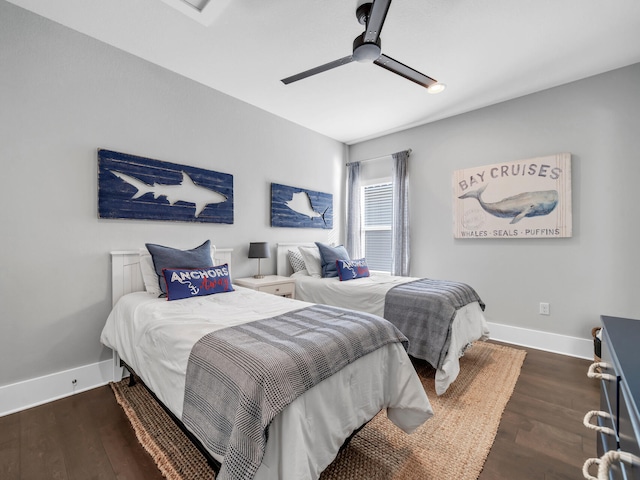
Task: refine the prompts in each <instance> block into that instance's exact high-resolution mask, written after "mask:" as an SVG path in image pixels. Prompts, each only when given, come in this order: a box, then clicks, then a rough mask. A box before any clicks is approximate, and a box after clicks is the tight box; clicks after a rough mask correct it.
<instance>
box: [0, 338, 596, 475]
mask: <svg viewBox="0 0 640 480" xmlns="http://www.w3.org/2000/svg"><path fill="white" fill-rule="evenodd" d="M515 348H519V347H515ZM525 350H527V352H528V353H527V358H526V359H525V362H524V366H523V368H522V373H521V375H520V377H519V379H518V383H517V384H516V388H515V391H514V393H513V396H512V397H511V400H510V401H509V403H508V405H507V408H506V410H505V412H504V415H503V416H502V421H501V423H500V428H499V430H498V433H497V435H496V439H495V443H494V444H493V447H492V449H491V452H490V453H489V457H488V458H487V461H486V463H485V467H484V470H483V471H482V474H481V475H480V477H479V479H480V480H497V479H509V480H527V479H532V480H533V479H535V480H559V479H571V480H575V479H580V478H582V474H581V468H582V464H583V463H584V460H585V459H586V458H588V457H592V456H595V454H596V442H595V433H594V432H592V431H590V430H588V429H587V428H585V427H584V426H583V425H582V418H583V417H584V414H585V413H586V412H587V411H589V410H594V409H596V408H597V407H598V405H599V385H598V383H597V382H596V381H595V380H589V379H588V378H587V376H586V371H587V368H588V366H589V363H590V362H589V361H587V360H580V359H576V358H571V357H565V356H562V355H556V354H552V353H548V352H542V351H540V350H533V349H525ZM161 478H163V477H162V475H161V474H160V472H159V471H158V469H157V468H156V466H155V465H154V463H153V461H152V460H151V458H150V457H149V456H148V455H147V454H146V452H145V451H144V450H143V449H142V447H141V446H140V445H139V444H138V441H137V440H136V438H135V434H134V433H133V430H132V429H131V426H130V425H129V421H128V419H127V418H126V416H125V415H124V413H123V411H122V409H121V408H120V406H119V405H118V404H117V403H116V401H115V399H114V397H113V394H112V392H111V388H110V387H108V386H104V387H100V388H96V389H94V390H91V391H88V392H85V393H81V394H78V395H75V396H72V397H68V398H65V399H62V400H57V401H55V402H51V403H49V404H46V405H42V406H39V407H35V408H32V409H29V410H25V411H22V412H19V413H15V414H13V415H7V416H4V417H0V479H2V480H32V479H33V480H45V479H59V480H67V479H74V480H75V479H77V480H87V479H118V480H125V479H127V480H128V479H130V480H155V479H161ZM438 480H457V479H438Z"/></svg>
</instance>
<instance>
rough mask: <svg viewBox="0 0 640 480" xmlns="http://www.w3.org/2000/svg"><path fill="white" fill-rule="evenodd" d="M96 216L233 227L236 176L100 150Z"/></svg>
mask: <svg viewBox="0 0 640 480" xmlns="http://www.w3.org/2000/svg"><path fill="white" fill-rule="evenodd" d="M98 216H99V217H100V218H129V219H140V220H172V221H179V222H204V223H229V224H232V223H233V175H229V174H226V173H219V172H213V171H211V170H203V169H201V168H195V167H188V166H185V165H178V164H175V163H169V162H163V161H160V160H153V159H150V158H144V157H137V156H134V155H128V154H125V153H118V152H112V151H110V150H102V149H100V150H98Z"/></svg>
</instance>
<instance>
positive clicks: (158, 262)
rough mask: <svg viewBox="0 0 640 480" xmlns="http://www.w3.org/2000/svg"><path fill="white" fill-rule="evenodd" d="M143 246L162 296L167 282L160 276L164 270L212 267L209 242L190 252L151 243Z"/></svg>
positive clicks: (165, 290) (165, 291)
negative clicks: (149, 255) (149, 256)
mask: <svg viewBox="0 0 640 480" xmlns="http://www.w3.org/2000/svg"><path fill="white" fill-rule="evenodd" d="M145 246H146V247H147V250H149V253H150V254H151V258H152V259H153V267H154V268H155V270H156V274H157V275H158V282H159V283H160V290H162V293H163V294H166V293H167V282H166V281H165V279H164V276H163V274H162V271H163V270H164V269H165V268H204V267H212V266H213V262H212V261H211V241H210V240H207V241H206V242H204V243H203V244H202V245H200V246H199V247H196V248H192V249H191V250H178V249H177V248H171V247H165V246H163V245H155V244H153V243H146V244H145Z"/></svg>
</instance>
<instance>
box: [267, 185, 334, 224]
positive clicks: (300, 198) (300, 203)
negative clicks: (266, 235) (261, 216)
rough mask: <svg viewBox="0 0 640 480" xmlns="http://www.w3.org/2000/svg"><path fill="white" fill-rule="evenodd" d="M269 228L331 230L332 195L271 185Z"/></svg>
mask: <svg viewBox="0 0 640 480" xmlns="http://www.w3.org/2000/svg"><path fill="white" fill-rule="evenodd" d="M271 226H272V227H295V228H326V229H330V228H333V195H331V194H330V193H322V192H315V191H313V190H306V189H304V188H296V187H289V186H287V185H280V184H278V183H272V184H271Z"/></svg>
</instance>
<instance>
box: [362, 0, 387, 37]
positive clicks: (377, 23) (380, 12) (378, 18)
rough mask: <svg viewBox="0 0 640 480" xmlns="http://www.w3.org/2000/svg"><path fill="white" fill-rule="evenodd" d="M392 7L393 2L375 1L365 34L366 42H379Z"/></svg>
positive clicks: (385, 0)
mask: <svg viewBox="0 0 640 480" xmlns="http://www.w3.org/2000/svg"><path fill="white" fill-rule="evenodd" d="M390 5H391V0H373V5H371V11H370V12H369V18H368V20H367V29H366V30H365V32H364V41H365V42H372V43H376V42H377V41H378V38H379V37H380V31H381V30H382V25H384V19H385V18H387V12H388V11H389V6H390Z"/></svg>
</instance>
